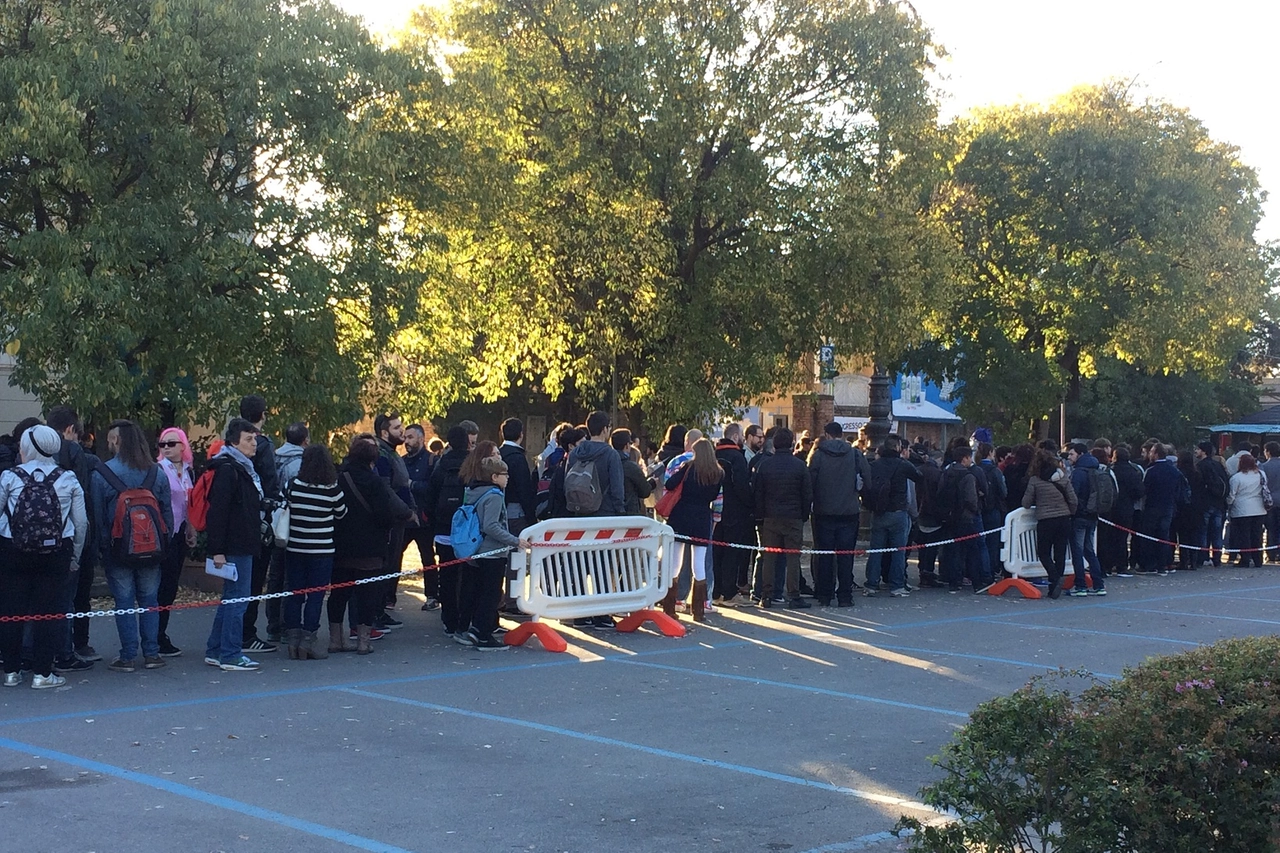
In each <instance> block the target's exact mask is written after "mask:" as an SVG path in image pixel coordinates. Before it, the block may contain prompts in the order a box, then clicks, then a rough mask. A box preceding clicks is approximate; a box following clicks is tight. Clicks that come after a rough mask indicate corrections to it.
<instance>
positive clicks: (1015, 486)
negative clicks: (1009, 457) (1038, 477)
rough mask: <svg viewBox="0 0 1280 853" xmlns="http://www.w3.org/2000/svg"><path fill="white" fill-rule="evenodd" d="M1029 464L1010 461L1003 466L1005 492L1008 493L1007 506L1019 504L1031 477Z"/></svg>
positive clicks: (1011, 506)
mask: <svg viewBox="0 0 1280 853" xmlns="http://www.w3.org/2000/svg"><path fill="white" fill-rule="evenodd" d="M1030 468H1031V466H1030V465H1029V464H1027V463H1026V462H1011V463H1009V464H1008V465H1006V466H1005V468H1004V485H1005V492H1006V493H1007V494H1008V495H1009V507H1010V508H1013V507H1015V506H1020V505H1021V504H1022V496H1023V495H1024V494H1026V492H1027V483H1028V482H1029V481H1030V479H1031V471H1030Z"/></svg>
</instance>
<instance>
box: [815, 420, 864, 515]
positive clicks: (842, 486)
mask: <svg viewBox="0 0 1280 853" xmlns="http://www.w3.org/2000/svg"><path fill="white" fill-rule="evenodd" d="M809 476H810V477H812V478H813V514H814V515H834V516H845V517H849V516H854V515H857V514H858V513H859V512H861V510H862V504H861V502H860V501H859V500H858V486H859V485H860V481H861V484H865V483H866V482H867V481H868V480H869V479H870V478H871V470H870V468H869V466H868V465H867V458H866V457H865V456H863V455H862V451H861V450H858V449H857V448H856V447H854V446H853V445H851V444H850V443H849V442H847V441H845V440H843V439H840V438H824V439H823V440H822V441H819V442H818V444H817V445H816V446H815V447H814V448H813V450H811V451H809Z"/></svg>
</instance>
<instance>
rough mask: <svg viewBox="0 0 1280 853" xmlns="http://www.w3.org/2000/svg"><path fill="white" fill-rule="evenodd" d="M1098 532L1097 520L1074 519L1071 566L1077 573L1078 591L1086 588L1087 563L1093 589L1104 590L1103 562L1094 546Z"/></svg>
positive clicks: (1072, 525)
mask: <svg viewBox="0 0 1280 853" xmlns="http://www.w3.org/2000/svg"><path fill="white" fill-rule="evenodd" d="M1097 530H1098V519H1096V518H1074V519H1072V521H1071V543H1070V544H1071V566H1072V568H1074V569H1075V572H1076V589H1084V588H1085V580H1084V572H1085V563H1086V562H1087V563H1088V569H1089V577H1091V578H1093V588H1094V589H1102V588H1103V585H1104V581H1103V577H1102V561H1101V560H1099V559H1098V552H1097V551H1096V550H1095V549H1094V546H1093V537H1094V534H1095V533H1096V532H1097Z"/></svg>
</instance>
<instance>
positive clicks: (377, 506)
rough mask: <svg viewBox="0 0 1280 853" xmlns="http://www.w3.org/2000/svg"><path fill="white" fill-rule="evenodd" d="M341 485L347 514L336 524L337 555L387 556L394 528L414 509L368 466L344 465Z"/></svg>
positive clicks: (340, 474) (411, 513)
mask: <svg viewBox="0 0 1280 853" xmlns="http://www.w3.org/2000/svg"><path fill="white" fill-rule="evenodd" d="M353 485H354V486H355V490H354V492H353V490H352V486H353ZM338 487H339V488H340V489H342V499H343V502H344V503H346V505H347V514H346V515H344V516H343V517H342V518H340V519H338V521H337V523H336V524H335V525H334V530H333V544H334V558H335V559H343V558H353V557H354V558H365V559H373V558H382V557H385V556H386V554H387V537H388V535H389V534H390V532H391V528H393V527H403V526H404V525H405V524H406V523H407V522H408V521H409V520H410V519H411V518H413V509H411V508H410V507H409V505H408V504H406V503H405V502H404V501H402V500H400V498H399V497H397V496H396V493H395V492H393V491H391V486H389V485H387V481H386V480H384V479H382V478H381V477H379V476H378V472H377V471H375V470H374V469H372V468H370V467H368V466H367V465H352V464H350V463H347V464H344V465H343V466H342V470H341V472H340V473H339V474H338ZM356 492H358V493H359V495H357V494H356ZM362 499H363V500H362ZM366 505H367V506H366Z"/></svg>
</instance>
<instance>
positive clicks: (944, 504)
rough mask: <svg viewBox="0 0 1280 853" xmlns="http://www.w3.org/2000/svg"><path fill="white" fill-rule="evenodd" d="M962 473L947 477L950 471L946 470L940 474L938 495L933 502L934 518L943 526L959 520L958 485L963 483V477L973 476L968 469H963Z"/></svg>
mask: <svg viewBox="0 0 1280 853" xmlns="http://www.w3.org/2000/svg"><path fill="white" fill-rule="evenodd" d="M963 470H964V473H962V474H960V475H959V476H947V475H948V473H949V472H950V471H951V469H950V468H947V470H946V471H943V472H942V479H941V480H939V481H938V495H937V498H936V499H935V500H934V502H933V511H934V516H935V517H936V518H937V519H938V521H940V522H942V523H943V524H950V523H952V522H956V521H959V520H960V514H961V511H962V509H963V508H962V507H961V504H960V484H961V483H963V482H964V478H965V477H969V476H972V475H973V472H972V471H970V470H969V469H967V468H966V469H963Z"/></svg>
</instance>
